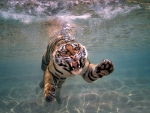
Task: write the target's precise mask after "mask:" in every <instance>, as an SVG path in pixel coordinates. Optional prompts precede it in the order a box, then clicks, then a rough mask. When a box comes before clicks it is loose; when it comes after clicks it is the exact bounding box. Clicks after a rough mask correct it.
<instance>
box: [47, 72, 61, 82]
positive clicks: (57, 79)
mask: <svg viewBox="0 0 150 113" xmlns="http://www.w3.org/2000/svg"><path fill="white" fill-rule="evenodd" d="M49 72H50V74H51V75H52V76H53V77H54V78H55V79H57V80H59V78H58V77H56V76H55V75H54V74H53V73H52V72H51V71H49Z"/></svg>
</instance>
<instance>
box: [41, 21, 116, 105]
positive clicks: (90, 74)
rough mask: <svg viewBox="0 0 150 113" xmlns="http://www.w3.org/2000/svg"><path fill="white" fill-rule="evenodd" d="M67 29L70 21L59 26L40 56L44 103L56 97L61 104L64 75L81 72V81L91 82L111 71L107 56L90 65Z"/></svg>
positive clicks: (81, 46) (69, 29)
mask: <svg viewBox="0 0 150 113" xmlns="http://www.w3.org/2000/svg"><path fill="white" fill-rule="evenodd" d="M70 32H71V26H70V24H68V23H66V24H64V25H62V27H61V30H60V31H59V32H57V33H56V34H55V35H54V36H53V37H52V38H51V39H50V42H49V44H48V46H47V50H46V52H45V53H44V54H43V56H42V63H41V68H42V70H43V71H44V76H43V80H42V81H41V83H40V87H44V96H45V99H46V101H48V102H51V101H52V100H53V99H54V98H56V101H57V102H58V103H61V99H60V92H61V87H62V85H63V83H64V82H65V80H66V78H67V77H73V76H76V75H81V76H82V78H83V79H84V80H85V81H87V82H89V83H91V82H93V81H95V80H97V79H99V78H102V77H103V76H107V75H109V74H110V73H112V72H113V71H114V64H113V63H112V61H110V60H108V59H105V60H103V61H102V62H101V63H99V64H97V65H95V64H92V63H91V62H90V61H89V59H88V52H87V50H86V47H85V46H83V45H82V44H80V43H79V42H77V41H75V38H74V36H73V35H72V34H71V33H70Z"/></svg>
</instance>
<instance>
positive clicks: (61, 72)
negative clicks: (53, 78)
mask: <svg viewBox="0 0 150 113" xmlns="http://www.w3.org/2000/svg"><path fill="white" fill-rule="evenodd" d="M53 65H54V69H55V70H56V71H57V72H59V73H60V74H62V75H63V73H62V72H61V71H59V70H58V69H57V68H56V66H55V64H54V62H53Z"/></svg>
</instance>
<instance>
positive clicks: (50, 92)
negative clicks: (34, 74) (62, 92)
mask: <svg viewBox="0 0 150 113" xmlns="http://www.w3.org/2000/svg"><path fill="white" fill-rule="evenodd" d="M55 92H56V87H55V86H54V85H53V84H49V83H47V84H45V87H44V95H45V100H46V101H47V102H51V101H52V100H54V98H55Z"/></svg>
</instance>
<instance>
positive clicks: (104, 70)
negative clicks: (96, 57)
mask: <svg viewBox="0 0 150 113" xmlns="http://www.w3.org/2000/svg"><path fill="white" fill-rule="evenodd" d="M95 71H96V73H97V74H98V75H99V77H103V76H107V75H109V74H110V73H112V72H113V71H114V64H113V63H112V62H111V61H110V60H108V59H106V60H103V61H102V62H101V63H99V64H98V65H97V66H96V68H95Z"/></svg>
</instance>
